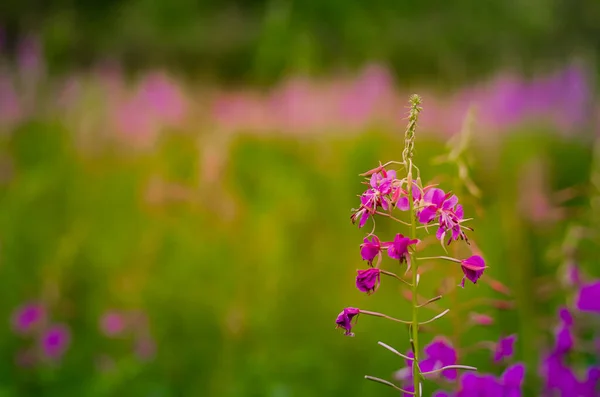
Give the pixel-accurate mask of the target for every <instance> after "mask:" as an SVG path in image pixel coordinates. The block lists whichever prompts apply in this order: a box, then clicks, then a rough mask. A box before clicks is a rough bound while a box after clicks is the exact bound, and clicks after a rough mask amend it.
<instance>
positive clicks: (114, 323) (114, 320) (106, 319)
mask: <svg viewBox="0 0 600 397" xmlns="http://www.w3.org/2000/svg"><path fill="white" fill-rule="evenodd" d="M125 328H126V324H125V318H124V316H123V314H121V313H119V312H117V311H108V312H106V313H104V315H103V316H102V317H101V318H100V329H101V330H102V332H103V333H104V335H106V336H109V337H114V336H118V335H119V334H121V333H123V331H125Z"/></svg>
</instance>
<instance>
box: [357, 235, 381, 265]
mask: <svg viewBox="0 0 600 397" xmlns="http://www.w3.org/2000/svg"><path fill="white" fill-rule="evenodd" d="M380 252H381V243H380V241H379V237H377V236H373V237H372V238H371V241H369V239H368V238H366V237H365V239H364V243H363V244H361V245H360V255H361V256H362V258H363V260H365V261H367V262H368V263H369V265H370V266H373V259H375V257H376V256H377V255H379V253H380Z"/></svg>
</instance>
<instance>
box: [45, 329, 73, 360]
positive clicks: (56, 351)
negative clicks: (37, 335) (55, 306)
mask: <svg viewBox="0 0 600 397" xmlns="http://www.w3.org/2000/svg"><path fill="white" fill-rule="evenodd" d="M40 342H41V348H42V352H43V353H44V355H45V356H46V357H47V358H50V359H53V360H56V359H60V358H61V357H62V355H63V354H64V353H65V351H66V350H67V348H68V347H69V344H70V342H71V333H70V332H69V329H68V328H67V327H66V326H64V325H62V324H56V325H53V326H51V327H50V328H48V329H47V330H46V331H45V332H44V333H43V334H42V336H41V340H40Z"/></svg>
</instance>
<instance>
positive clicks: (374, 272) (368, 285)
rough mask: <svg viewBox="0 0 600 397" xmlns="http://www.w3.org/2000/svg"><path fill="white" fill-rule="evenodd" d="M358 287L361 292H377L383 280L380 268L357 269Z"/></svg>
mask: <svg viewBox="0 0 600 397" xmlns="http://www.w3.org/2000/svg"><path fill="white" fill-rule="evenodd" d="M356 272H357V273H358V274H357V275H356V288H358V289H359V290H360V291H361V292H366V293H367V294H368V295H370V294H371V293H373V292H375V290H377V288H378V287H379V283H380V282H381V275H380V274H379V269H378V268H370V269H366V270H357V271H356Z"/></svg>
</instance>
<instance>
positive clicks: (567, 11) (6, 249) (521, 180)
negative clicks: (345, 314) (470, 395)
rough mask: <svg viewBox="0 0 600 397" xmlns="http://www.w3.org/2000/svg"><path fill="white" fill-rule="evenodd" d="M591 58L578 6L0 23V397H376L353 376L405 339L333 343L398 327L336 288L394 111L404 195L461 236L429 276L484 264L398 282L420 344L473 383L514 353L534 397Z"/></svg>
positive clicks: (567, 260) (594, 10)
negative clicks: (473, 260)
mask: <svg viewBox="0 0 600 397" xmlns="http://www.w3.org/2000/svg"><path fill="white" fill-rule="evenodd" d="M599 53H600V3H599V2H598V1H595V0H576V1H574V0H513V1H504V0H494V1H488V2H479V3H477V2H472V1H468V0H456V1H452V2H435V1H418V2H406V1H405V2H402V1H393V0H377V1H370V2H362V1H354V0H352V1H351V0H343V1H342V0H326V1H325V0H304V1H292V0H272V1H261V0H237V1H233V0H229V1H225V0H221V1H216V0H204V1H192V0H172V1H166V0H152V1H150V0H124V1H116V0H104V1H97V0H80V1H69V0H60V1H59V0H55V1H35V0H21V1H13V0H4V1H3V2H2V4H1V5H0V280H1V281H2V285H3V288H2V290H3V293H2V299H1V300H0V318H1V319H3V320H2V321H4V323H3V324H4V325H3V326H1V327H0V355H1V357H2V360H0V397H5V396H6V397H9V396H11V397H12V396H125V395H126V396H132V397H133V396H153V397H159V396H160V397H163V396H164V397H171V396H225V397H229V396H231V397H234V396H271V397H292V396H303V397H304V396H319V397H321V396H345V397H351V396H361V395H375V394H378V395H396V394H397V393H396V392H394V391H393V390H391V389H390V390H387V389H386V388H385V387H384V386H381V385H377V384H373V383H369V382H366V381H364V380H363V379H362V377H363V376H364V375H365V374H369V375H373V376H379V377H382V378H386V379H391V378H392V376H393V373H394V372H395V371H397V370H398V369H400V368H401V367H402V366H404V365H405V363H404V362H402V361H399V360H397V359H396V358H397V357H394V356H393V355H392V354H390V353H389V352H386V351H385V350H384V349H381V348H380V347H378V346H377V344H376V342H377V341H379V340H381V341H384V342H386V343H388V344H391V345H392V346H395V347H396V348H397V349H398V350H400V351H403V352H404V351H406V350H408V349H409V346H408V338H407V334H406V329H405V328H403V327H399V326H398V325H397V324H393V323H391V324H388V323H387V322H385V320H383V319H377V318H368V317H365V316H363V317H361V319H360V321H359V323H358V325H357V326H356V328H355V331H356V337H355V338H347V337H344V336H343V335H342V332H341V331H339V330H335V329H334V328H335V324H334V321H335V317H336V316H337V314H338V313H339V312H340V311H341V310H342V308H344V307H346V306H354V307H361V308H364V309H367V310H374V311H379V312H384V313H387V314H389V315H391V316H394V317H398V318H407V317H408V316H409V312H408V308H409V305H408V303H407V301H406V299H405V297H406V295H405V294H404V293H403V291H404V288H403V287H402V285H396V284H394V283H392V282H389V280H384V285H383V286H382V288H381V289H380V290H379V291H378V292H377V293H376V294H375V295H373V296H369V297H367V296H365V295H364V294H361V293H360V292H359V291H358V290H357V289H356V288H355V286H354V277H355V275H356V269H358V268H365V267H366V264H365V263H363V262H362V261H361V258H360V255H359V248H358V247H359V244H360V243H362V239H363V236H364V234H365V233H366V231H365V230H364V229H361V230H359V229H357V228H356V227H355V226H353V225H352V224H351V222H350V219H349V217H350V214H351V209H352V208H353V207H357V206H358V198H357V195H359V194H361V193H362V191H363V190H364V186H363V185H361V178H360V177H359V176H358V174H359V173H361V172H364V171H366V170H368V169H371V168H374V167H375V166H376V165H377V164H378V161H379V160H381V161H383V162H386V161H389V160H399V159H400V158H401V152H402V149H403V135H404V129H405V126H406V114H407V108H406V107H407V105H408V98H409V96H410V94H412V93H418V94H420V95H421V96H422V97H423V107H424V110H423V112H422V118H421V121H420V125H419V130H418V134H417V141H416V163H417V164H418V165H419V168H420V170H421V175H422V176H423V179H424V182H425V183H439V184H440V187H441V188H443V189H445V190H452V191H453V192H455V193H456V194H457V195H459V197H460V200H461V202H462V203H463V204H464V205H465V209H466V210H465V213H466V216H467V217H473V218H474V220H473V221H472V226H473V227H474V229H475V231H474V232H473V233H470V234H469V236H470V238H471V239H472V240H473V243H472V245H471V247H468V246H466V245H464V244H462V243H458V244H455V247H454V248H452V250H457V251H452V253H456V254H457V255H458V254H460V255H462V254H465V253H469V252H473V253H478V252H479V253H481V254H482V255H483V256H484V257H485V258H486V261H487V264H488V266H489V269H487V270H486V274H485V276H484V277H483V278H482V279H481V281H480V282H479V283H478V284H477V285H467V288H465V289H464V290H457V289H455V288H448V286H451V287H453V286H455V285H456V284H457V283H458V282H459V277H460V269H455V268H452V267H450V266H448V265H446V264H435V266H443V268H442V269H441V270H439V269H437V268H436V271H425V273H424V274H423V282H422V283H423V284H422V287H421V292H422V294H423V296H427V297H431V296H434V295H433V294H434V293H436V292H439V291H440V289H441V290H444V291H446V290H448V291H449V292H448V297H449V298H448V299H446V298H444V299H443V300H441V301H439V302H437V304H438V307H441V308H446V307H449V308H451V314H449V315H448V316H446V317H444V318H443V319H442V320H440V321H439V323H438V324H437V325H436V328H432V329H430V330H429V332H428V333H427V334H425V335H424V337H423V338H424V341H425V342H427V341H428V340H431V338H432V337H433V336H434V335H439V334H443V335H446V336H447V337H448V338H449V339H450V340H451V341H452V343H453V344H454V346H455V347H457V348H458V349H459V353H460V358H461V362H463V363H465V364H469V365H474V366H477V367H478V368H479V369H480V370H482V371H484V372H490V373H494V374H500V373H501V372H502V370H503V367H502V366H498V365H494V364H493V362H492V360H491V356H490V351H489V350H486V348H485V346H486V344H485V343H484V344H483V346H484V348H478V347H477V346H479V345H477V344H478V343H479V342H486V341H496V340H498V339H499V338H500V337H502V336H506V335H509V334H517V335H518V340H517V346H516V347H517V349H516V354H515V360H519V361H524V362H525V363H526V364H527V366H528V373H527V376H528V378H527V391H526V394H525V395H531V396H537V395H539V394H538V393H539V392H538V391H539V387H540V385H541V382H542V380H540V379H539V378H538V377H537V372H538V371H537V368H538V366H539V363H540V359H541V356H542V352H544V351H546V350H547V349H549V348H550V346H551V344H552V340H553V335H552V332H553V331H552V330H553V327H554V325H555V323H556V321H557V320H556V310H557V307H559V306H560V305H569V304H571V303H572V301H573V296H574V295H573V294H574V288H575V286H576V284H577V280H575V278H574V277H573V276H572V272H573V269H578V270H579V272H580V276H579V277H581V278H586V279H590V280H591V279H593V278H594V277H598V276H600V270H598V266H597V265H598V258H599V257H600V249H599V248H598V243H599V241H598V234H597V228H598V224H599V223H598V222H600V207H599V206H598V205H597V202H598V201H597V200H598V199H597V197H599V196H600V193H599V190H598V188H600V184H599V183H598V182H599V177H598V175H600V150H597V153H596V155H595V156H594V150H593V148H594V144H595V142H596V140H597V139H599V136H600V102H599V101H598V95H597V77H598V75H599V73H600V66H599V65H598V63H597V58H598V54H599ZM594 181H596V185H595V184H594ZM595 203H596V204H595ZM397 232H401V233H402V232H405V231H403V230H401V228H398V226H397V225H395V224H392V223H389V222H388V223H386V222H384V221H380V222H378V233H379V234H380V236H383V237H384V238H385V239H390V238H391V236H393V235H394V234H395V233H397ZM594 232H596V233H594ZM433 245H434V246H435V244H433ZM434 250H435V248H434ZM431 265H434V264H431ZM444 265H445V266H444ZM386 266H390V264H389V263H388V264H387V265H386ZM428 266H429V267H428ZM424 269H425V270H427V269H431V266H430V265H426V266H425V267H424ZM424 312H425V313H424V314H423V315H424V316H425V315H428V316H429V313H428V311H427V310H426V309H424ZM434 313H435V312H433V311H432V312H431V314H432V315H433V314H434ZM582 321H584V323H585V322H586V321H593V319H587V318H583V319H582ZM586 324H587V323H586ZM591 324H594V323H591ZM596 325H597V323H596ZM591 329H592V330H593V327H592V328H591ZM588 331H589V329H588ZM586 338H587V340H591V339H592V338H593V333H592V334H590V332H587V334H586ZM582 346H583V345H582ZM595 349H598V347H597V346H596V348H595ZM583 350H585V352H586V354H582V355H581V356H578V357H580V358H578V359H577V360H578V361H576V362H579V363H583V364H582V365H585V363H588V364H589V363H592V362H594V360H596V362H597V357H598V354H599V352H598V350H594V348H592V349H589V348H586V349H583ZM428 387H432V386H431V385H428ZM451 388H452V385H450V386H449V387H448V389H451ZM431 390H433V388H432V389H431Z"/></svg>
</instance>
